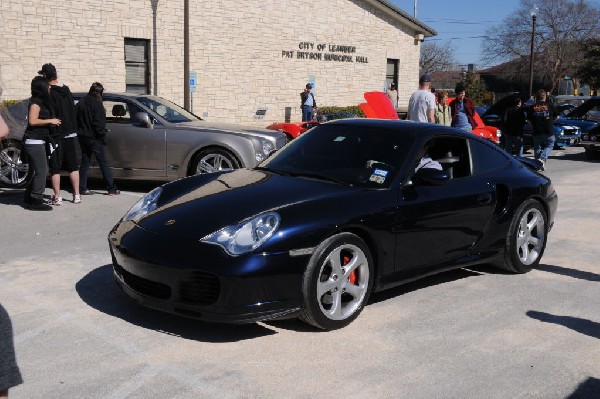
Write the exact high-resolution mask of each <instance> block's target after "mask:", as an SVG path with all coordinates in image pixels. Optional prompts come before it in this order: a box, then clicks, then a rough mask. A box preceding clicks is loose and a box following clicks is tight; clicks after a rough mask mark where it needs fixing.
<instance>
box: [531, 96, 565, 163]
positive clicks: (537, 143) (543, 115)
mask: <svg viewBox="0 0 600 399" xmlns="http://www.w3.org/2000/svg"><path fill="white" fill-rule="evenodd" d="M556 119H558V112H556V108H555V107H554V104H552V102H550V101H548V100H547V94H546V90H544V89H539V90H538V91H537V92H536V93H535V103H534V104H533V105H532V106H531V107H530V108H529V110H528V111H527V122H529V123H531V126H532V127H533V149H534V153H535V159H537V160H539V161H541V162H542V170H546V161H547V160H548V155H550V151H551V150H552V149H553V148H554V142H555V141H556V138H555V137H554V121H555V120H556Z"/></svg>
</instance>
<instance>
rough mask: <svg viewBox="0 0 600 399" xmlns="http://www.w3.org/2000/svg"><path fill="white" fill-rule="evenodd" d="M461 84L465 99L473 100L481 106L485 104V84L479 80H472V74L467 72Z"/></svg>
mask: <svg viewBox="0 0 600 399" xmlns="http://www.w3.org/2000/svg"><path fill="white" fill-rule="evenodd" d="M457 83H459V82H457ZM461 83H463V84H464V85H465V92H466V93H467V97H469V98H470V99H471V100H473V101H474V102H475V104H483V103H484V102H485V99H486V94H487V89H486V87H485V84H484V83H483V82H482V81H481V80H479V79H474V76H473V73H472V72H467V75H466V76H465V81H464V82H461Z"/></svg>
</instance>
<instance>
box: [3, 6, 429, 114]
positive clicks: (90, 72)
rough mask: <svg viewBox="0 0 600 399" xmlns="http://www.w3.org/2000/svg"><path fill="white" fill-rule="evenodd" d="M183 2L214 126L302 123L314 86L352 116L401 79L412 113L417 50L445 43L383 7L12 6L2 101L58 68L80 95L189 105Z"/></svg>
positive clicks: (204, 105)
mask: <svg viewBox="0 0 600 399" xmlns="http://www.w3.org/2000/svg"><path fill="white" fill-rule="evenodd" d="M186 1H187V2H188V4H189V70H190V77H191V78H195V79H194V83H195V89H194V88H192V90H191V91H192V93H191V100H192V102H191V108H192V110H193V112H194V113H196V114H197V115H199V116H202V117H204V118H206V119H209V120H220V121H231V122H237V123H243V124H251V125H255V126H266V125H267V124H269V123H271V122H274V121H282V120H284V119H286V118H287V119H291V120H292V121H294V120H300V119H301V112H300V92H301V91H302V90H303V88H304V86H305V85H306V83H307V82H312V83H313V84H314V86H315V90H314V92H315V97H316V99H317V102H318V105H331V106H348V105H357V104H358V103H360V102H363V101H364V99H363V96H362V94H363V92H365V91H373V90H380V91H381V90H384V86H386V84H389V83H390V82H392V81H394V82H396V83H397V87H398V91H399V96H400V102H399V105H400V106H405V105H406V104H407V103H408V98H409V97H410V94H411V93H412V92H413V91H414V90H416V88H417V86H418V71H419V48H420V44H421V42H422V40H423V39H424V38H426V37H431V36H433V35H435V34H436V32H435V31H434V30H433V29H431V28H430V27H428V26H426V25H425V24H423V23H422V22H420V21H418V20H416V19H414V18H412V17H411V16H410V15H408V14H407V13H405V12H404V11H402V10H400V9H398V8H396V7H395V6H393V5H392V4H391V3H389V2H387V1H383V0H304V1H298V2H289V1H281V0H277V1H275V0H237V1H223V0H220V1H203V0H177V1H176V0H102V1H94V2H92V1H87V0H77V1H75V0H63V1H60V2H50V3H43V4H42V3H40V4H36V5H34V4H33V3H31V2H28V1H25V0H6V1H5V0H3V1H1V2H0V36H1V37H2V47H1V48H0V81H1V82H2V84H3V88H4V91H3V99H22V98H26V97H28V96H29V84H30V82H31V79H32V78H33V76H35V75H36V74H37V71H38V70H39V69H40V67H41V66H42V64H44V63H47V62H50V63H53V64H54V65H55V66H56V67H57V69H58V74H59V80H60V81H62V82H63V83H65V84H67V85H69V86H70V87H71V90H72V91H74V92H75V91H87V89H88V88H89V86H90V84H91V83H92V82H94V81H98V82H101V83H102V84H103V85H104V86H105V88H106V90H107V91H113V92H123V91H133V92H142V93H149V94H156V95H159V96H161V97H164V98H167V99H169V100H171V101H174V102H176V103H178V104H180V105H184V87H185V85H186V84H188V81H187V80H186V79H185V78H184V66H183V64H184V4H185V2H186Z"/></svg>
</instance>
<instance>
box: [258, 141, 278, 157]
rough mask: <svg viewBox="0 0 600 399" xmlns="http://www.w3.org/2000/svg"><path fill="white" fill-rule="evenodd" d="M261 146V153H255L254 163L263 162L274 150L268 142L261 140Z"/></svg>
mask: <svg viewBox="0 0 600 399" xmlns="http://www.w3.org/2000/svg"><path fill="white" fill-rule="evenodd" d="M261 144H262V152H257V153H256V161H257V162H262V161H264V160H265V159H267V157H268V156H269V154H271V153H272V152H273V151H274V150H275V146H274V145H273V143H271V142H270V141H269V140H261Z"/></svg>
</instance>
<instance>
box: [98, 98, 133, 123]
mask: <svg viewBox="0 0 600 399" xmlns="http://www.w3.org/2000/svg"><path fill="white" fill-rule="evenodd" d="M102 103H103V104H104V109H106V121H107V122H111V123H119V124H133V123H137V122H136V121H135V120H134V119H133V115H135V113H136V112H140V111H141V110H140V109H139V108H138V107H136V106H135V105H134V104H132V103H130V102H127V101H123V100H112V99H105V100H103V101H102Z"/></svg>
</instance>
